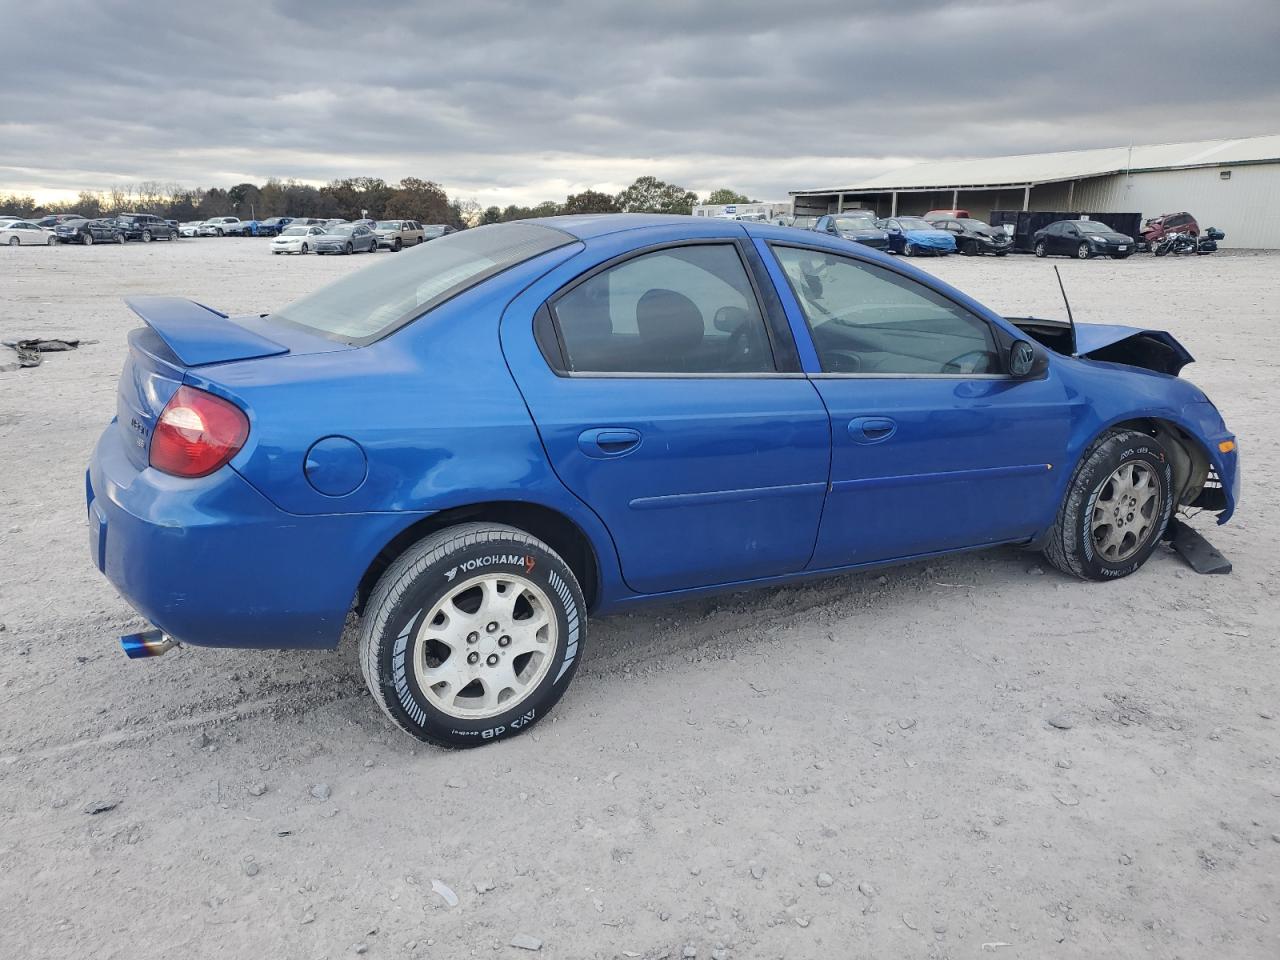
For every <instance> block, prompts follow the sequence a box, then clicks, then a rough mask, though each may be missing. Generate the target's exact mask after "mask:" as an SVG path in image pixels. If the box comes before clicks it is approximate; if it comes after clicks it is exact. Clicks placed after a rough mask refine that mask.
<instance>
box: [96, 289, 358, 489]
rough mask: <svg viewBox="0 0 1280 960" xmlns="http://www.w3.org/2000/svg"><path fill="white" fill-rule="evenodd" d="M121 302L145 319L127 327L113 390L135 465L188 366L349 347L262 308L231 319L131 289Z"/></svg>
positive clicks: (142, 461) (144, 460)
mask: <svg viewBox="0 0 1280 960" xmlns="http://www.w3.org/2000/svg"><path fill="white" fill-rule="evenodd" d="M125 302H126V303H127V304H128V305H129V307H130V309H132V310H133V312H134V313H136V314H137V315H138V316H139V317H141V318H142V320H143V322H145V323H146V326H145V327H139V328H138V329H136V330H133V331H131V332H130V334H129V355H128V357H127V359H126V360H125V364H124V370H122V371H121V373H120V385H119V389H118V390H117V395H116V421H117V425H118V427H119V429H120V435H121V442H123V443H124V445H125V448H126V450H127V451H128V456H129V460H130V462H131V463H133V465H134V466H135V467H137V468H138V469H142V468H144V467H146V466H147V464H148V462H149V459H150V445H151V434H152V431H153V430H154V429H155V425H156V420H157V419H159V417H160V414H161V412H162V411H163V410H164V407H165V404H167V403H168V402H169V400H170V399H171V398H172V397H173V395H174V393H175V392H176V391H177V389H178V387H180V386H181V385H182V383H183V381H184V380H185V378H186V375H187V372H188V371H189V370H191V369H193V368H207V367H210V366H212V365H214V364H226V363H237V362H240V361H249V360H259V359H263V358H268V357H277V358H280V359H282V360H285V359H287V357H289V356H293V355H301V354H307V353H319V352H327V351H336V350H349V349H353V348H351V347H349V346H347V345H346V344H342V343H336V342H334V341H332V340H327V339H325V338H323V337H320V336H317V335H315V334H311V333H307V332H305V331H303V330H300V329H296V328H294V327H289V326H285V325H284V324H275V323H271V322H269V321H267V320H265V319H264V318H263V317H260V316H247V317H239V318H236V319H232V318H230V317H228V316H227V315H226V314H224V313H220V312H218V311H217V310H214V309H213V308H211V307H206V306H204V305H203V304H199V303H196V302H194V301H192V300H186V299H183V298H182V297H132V298H129V299H127V300H126V301H125ZM201 372H202V373H208V372H209V371H207V370H202V371H201Z"/></svg>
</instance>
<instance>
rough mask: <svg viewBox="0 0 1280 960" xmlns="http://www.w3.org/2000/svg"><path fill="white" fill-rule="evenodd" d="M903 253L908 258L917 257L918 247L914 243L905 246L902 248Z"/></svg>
mask: <svg viewBox="0 0 1280 960" xmlns="http://www.w3.org/2000/svg"><path fill="white" fill-rule="evenodd" d="M902 252H903V254H904V255H906V256H908V257H914V256H915V255H916V245H915V244H914V243H908V244H905V245H903V247H902Z"/></svg>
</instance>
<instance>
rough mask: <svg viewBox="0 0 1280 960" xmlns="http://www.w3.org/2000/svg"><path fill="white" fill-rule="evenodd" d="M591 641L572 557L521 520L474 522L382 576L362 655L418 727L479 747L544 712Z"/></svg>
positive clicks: (413, 732)
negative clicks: (518, 523) (514, 523)
mask: <svg viewBox="0 0 1280 960" xmlns="http://www.w3.org/2000/svg"><path fill="white" fill-rule="evenodd" d="M585 641H586V623H585V606H584V603H583V599H582V592H581V590H580V589H579V587H578V582H577V580H576V578H575V577H574V575H573V572H572V571H571V570H570V569H569V567H568V565H566V564H565V562H564V561H563V560H562V559H561V558H560V557H559V556H558V555H557V554H556V553H555V552H554V551H553V550H552V549H551V548H550V547H548V546H547V545H546V544H545V543H543V542H542V541H541V540H538V539H537V538H535V537H532V536H530V535H529V534H527V533H524V532H523V531H521V530H517V529H515V528H514V527H508V526H503V525H499V524H483V523H468V524H461V525H459V526H456V527H450V528H448V529H446V530H442V531H440V532H439V533H435V534H432V535H431V536H429V537H427V538H426V539H424V540H422V541H421V542H419V543H418V544H417V545H416V546H414V547H412V548H411V549H410V550H409V551H408V552H407V553H405V554H404V555H403V556H402V557H400V559H398V560H397V561H396V562H395V563H394V564H392V565H391V567H390V568H389V569H388V570H387V571H386V573H384V574H383V575H382V577H381V578H380V579H379V580H378V584H377V586H376V587H375V588H374V591H373V595H372V596H371V597H370V599H369V603H368V606H367V610H366V613H365V616H364V619H363V622H362V624H361V633H360V663H361V667H362V669H363V671H364V677H365V682H366V683H367V684H368V686H369V689H370V691H371V692H372V693H373V697H374V699H375V700H376V701H377V703H378V705H379V706H380V707H381V708H382V710H383V712H384V713H386V714H387V716H388V717H390V718H391V719H392V720H393V721H394V722H395V723H396V724H397V725H398V726H399V727H400V728H401V729H402V730H404V731H405V732H406V733H408V734H409V735H410V736H413V737H416V738H418V739H419V740H426V741H428V742H430V743H435V744H439V745H441V746H448V747H474V746H479V745H480V744H483V743H486V742H490V741H494V740H501V739H504V738H506V737H510V736H514V735H515V734H517V733H520V732H521V731H523V730H526V729H528V727H530V726H532V725H533V724H534V723H536V722H537V721H538V720H540V719H542V717H544V716H545V715H546V714H547V713H548V712H549V711H550V710H551V708H552V707H553V706H554V705H555V704H556V702H557V701H558V700H559V699H560V697H561V695H563V693H564V691H565V689H566V688H567V687H568V686H569V682H570V681H571V680H572V679H573V674H574V671H575V670H576V669H577V662H578V659H579V657H580V655H581V653H582V645H583V643H585Z"/></svg>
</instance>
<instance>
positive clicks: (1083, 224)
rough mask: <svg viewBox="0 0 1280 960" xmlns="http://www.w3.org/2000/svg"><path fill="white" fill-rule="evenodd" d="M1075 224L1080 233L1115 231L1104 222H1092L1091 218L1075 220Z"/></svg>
mask: <svg viewBox="0 0 1280 960" xmlns="http://www.w3.org/2000/svg"><path fill="white" fill-rule="evenodd" d="M1076 226H1077V227H1079V228H1080V232H1081V233H1115V231H1114V230H1112V229H1111V228H1110V227H1108V226H1107V225H1106V224H1105V223H1094V222H1093V221H1092V220H1077V221H1076Z"/></svg>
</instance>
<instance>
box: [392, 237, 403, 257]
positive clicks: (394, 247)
mask: <svg viewBox="0 0 1280 960" xmlns="http://www.w3.org/2000/svg"><path fill="white" fill-rule="evenodd" d="M402 246H404V244H403V243H401V242H400V238H399V237H396V242H395V243H393V244H392V245H391V252H392V253H399V252H400V248H401V247H402Z"/></svg>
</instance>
